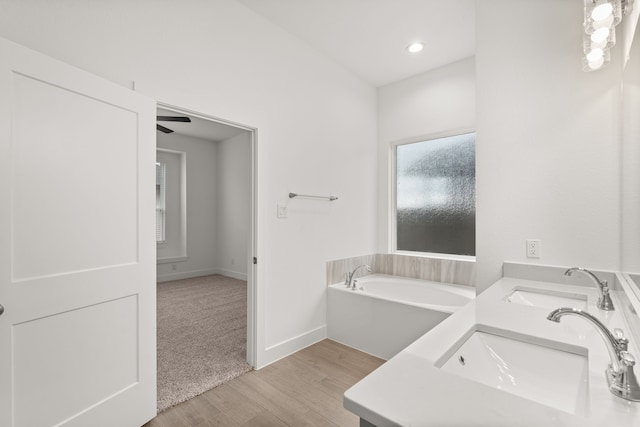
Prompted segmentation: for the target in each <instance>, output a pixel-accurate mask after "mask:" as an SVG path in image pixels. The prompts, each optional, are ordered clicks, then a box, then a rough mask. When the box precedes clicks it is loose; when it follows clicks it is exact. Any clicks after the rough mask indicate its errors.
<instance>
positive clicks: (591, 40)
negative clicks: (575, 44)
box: [582, 27, 616, 54]
mask: <svg viewBox="0 0 640 427" xmlns="http://www.w3.org/2000/svg"><path fill="white" fill-rule="evenodd" d="M615 44H616V29H615V27H611V28H609V27H602V28H599V29H597V30H596V31H594V32H593V33H591V34H586V33H585V34H583V35H582V49H583V51H584V53H585V54H586V53H589V52H591V51H592V50H593V49H602V50H607V49H611V48H612V47H613V46H614V45H615Z"/></svg>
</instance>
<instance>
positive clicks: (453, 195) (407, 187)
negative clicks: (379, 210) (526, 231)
mask: <svg viewBox="0 0 640 427" xmlns="http://www.w3.org/2000/svg"><path fill="white" fill-rule="evenodd" d="M475 142H476V134H475V133H468V134H464V135H456V136H450V137H445V138H439V139H433V140H429V141H422V142H417V143H412V144H406V145H399V146H397V147H396V237H397V241H396V248H397V250H399V251H414V252H432V253H441V254H455V255H473V256H475V254H476V220H475V218H476V155H475V151H476V150H475Z"/></svg>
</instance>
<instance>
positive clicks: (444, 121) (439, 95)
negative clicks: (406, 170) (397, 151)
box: [378, 58, 476, 253]
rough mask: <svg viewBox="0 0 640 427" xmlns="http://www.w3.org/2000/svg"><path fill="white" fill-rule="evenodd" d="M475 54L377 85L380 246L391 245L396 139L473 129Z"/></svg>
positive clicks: (409, 138) (383, 250)
mask: <svg viewBox="0 0 640 427" xmlns="http://www.w3.org/2000/svg"><path fill="white" fill-rule="evenodd" d="M475 77H476V76H475V59H474V58H467V59H464V60H462V61H458V62H455V63H453V64H449V65H447V66H444V67H441V68H438V69H435V70H432V71H428V72H426V73H423V74H420V75H418V76H415V77H412V78H409V79H406V80H402V81H400V82H397V83H393V84H390V85H387V86H383V87H381V88H379V89H378V192H379V198H378V237H379V239H378V251H379V252H381V253H386V252H388V250H389V205H390V200H389V186H390V182H389V179H390V172H389V168H390V165H389V154H390V147H391V145H390V144H391V143H392V142H398V141H405V140H414V141H415V140H417V139H418V138H420V137H423V136H429V135H434V134H439V133H443V132H455V131H460V130H471V131H472V130H474V129H475V119H476V110H475V107H476V105H475V96H476V93H475Z"/></svg>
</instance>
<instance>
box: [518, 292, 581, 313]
mask: <svg viewBox="0 0 640 427" xmlns="http://www.w3.org/2000/svg"><path fill="white" fill-rule="evenodd" d="M505 301H507V302H510V303H513V304H521V305H528V306H531V307H541V308H550V309H554V308H558V307H572V308H579V309H581V310H584V309H586V308H587V296H586V295H582V294H572V293H569V292H559V291H553V290H542V289H533V288H515V289H514V290H513V292H512V293H511V294H510V295H508V296H507V297H506V298H505Z"/></svg>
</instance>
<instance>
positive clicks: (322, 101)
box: [0, 0, 376, 366]
mask: <svg viewBox="0 0 640 427" xmlns="http://www.w3.org/2000/svg"><path fill="white" fill-rule="evenodd" d="M0 36H2V37H5V38H8V39H10V40H13V41H16V42H18V43H21V44H23V45H26V46H27V47H31V48H33V49H35V50H38V51H41V52H44V53H46V54H49V55H51V56H53V57H56V58H58V59H61V60H63V61H65V62H68V63H70V64H72V65H76V66H78V67H80V68H83V69H85V70H88V71H90V72H92V73H94V74H97V75H100V76H103V77H105V78H107V79H109V80H112V81H114V82H117V83H120V84H122V85H125V86H130V85H131V82H132V81H134V80H135V82H136V89H137V90H138V91H140V92H142V93H144V94H147V95H149V96H151V97H153V98H155V99H157V100H158V101H160V102H164V103H167V104H171V105H176V106H180V107H183V108H187V109H190V110H193V111H198V112H200V113H203V114H207V115H211V116H215V117H222V118H225V119H227V120H231V121H234V122H237V123H243V124H246V125H250V126H252V127H255V128H257V129H258V132H257V135H258V142H257V147H258V153H257V162H258V176H257V179H256V181H257V185H258V192H259V199H258V230H259V232H258V250H257V252H258V253H257V254H256V256H257V257H258V261H259V263H258V265H257V271H256V274H257V287H258V292H257V299H258V301H257V304H258V313H257V324H258V326H257V341H258V346H257V347H258V348H257V351H258V354H257V365H258V366H263V365H265V364H267V363H269V362H271V361H273V360H276V359H278V358H280V357H282V356H285V355H286V354H288V353H290V352H293V351H295V350H297V349H299V348H301V347H303V346H305V345H306V344H308V343H310V342H313V341H315V340H318V339H322V338H323V337H324V336H326V326H325V325H326V314H325V295H326V286H325V261H326V260H329V259H338V258H347V257H349V256H355V255H361V254H366V253H374V252H375V248H376V244H375V243H376V214H375V212H376V150H375V147H376V91H375V89H374V88H373V87H371V86H370V85H368V84H366V83H364V82H363V81H361V80H360V79H358V78H357V77H355V76H354V75H353V74H350V73H349V72H348V71H346V70H344V69H342V68H341V67H339V66H338V65H337V64H335V63H334V62H333V61H331V60H329V59H327V58H326V57H325V56H323V55H322V54H320V53H318V52H316V51H314V50H312V49H310V48H308V46H306V45H305V44H304V43H302V42H301V41H299V40H298V39H296V38H294V37H292V36H290V35H289V34H287V33H285V32H284V31H283V30H282V29H280V28H279V27H277V26H275V25H273V24H270V23H269V22H267V21H266V20H264V19H263V18H261V17H259V16H258V15H256V14H255V13H253V12H251V11H250V10H249V9H247V8H245V7H244V6H242V5H240V4H239V3H237V2H235V1H232V0H210V1H206V2H204V1H199V0H183V1H180V2H166V1H165V2H151V1H135V2H132V1H124V0H117V1H108V2H106V1H105V2H87V1H84V0H57V1H55V2H51V1H44V0H39V1H37V0H36V1H21V0H4V1H3V2H2V13H0ZM289 191H298V192H301V193H318V194H328V193H335V194H336V195H338V196H339V197H340V200H339V201H337V202H333V203H332V204H331V205H330V206H327V204H328V203H327V204H323V203H322V202H314V201H302V200H297V201H289V199H288V198H287V194H288V193H289ZM277 202H285V203H290V210H289V218H288V219H286V220H278V219H276V203H277Z"/></svg>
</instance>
